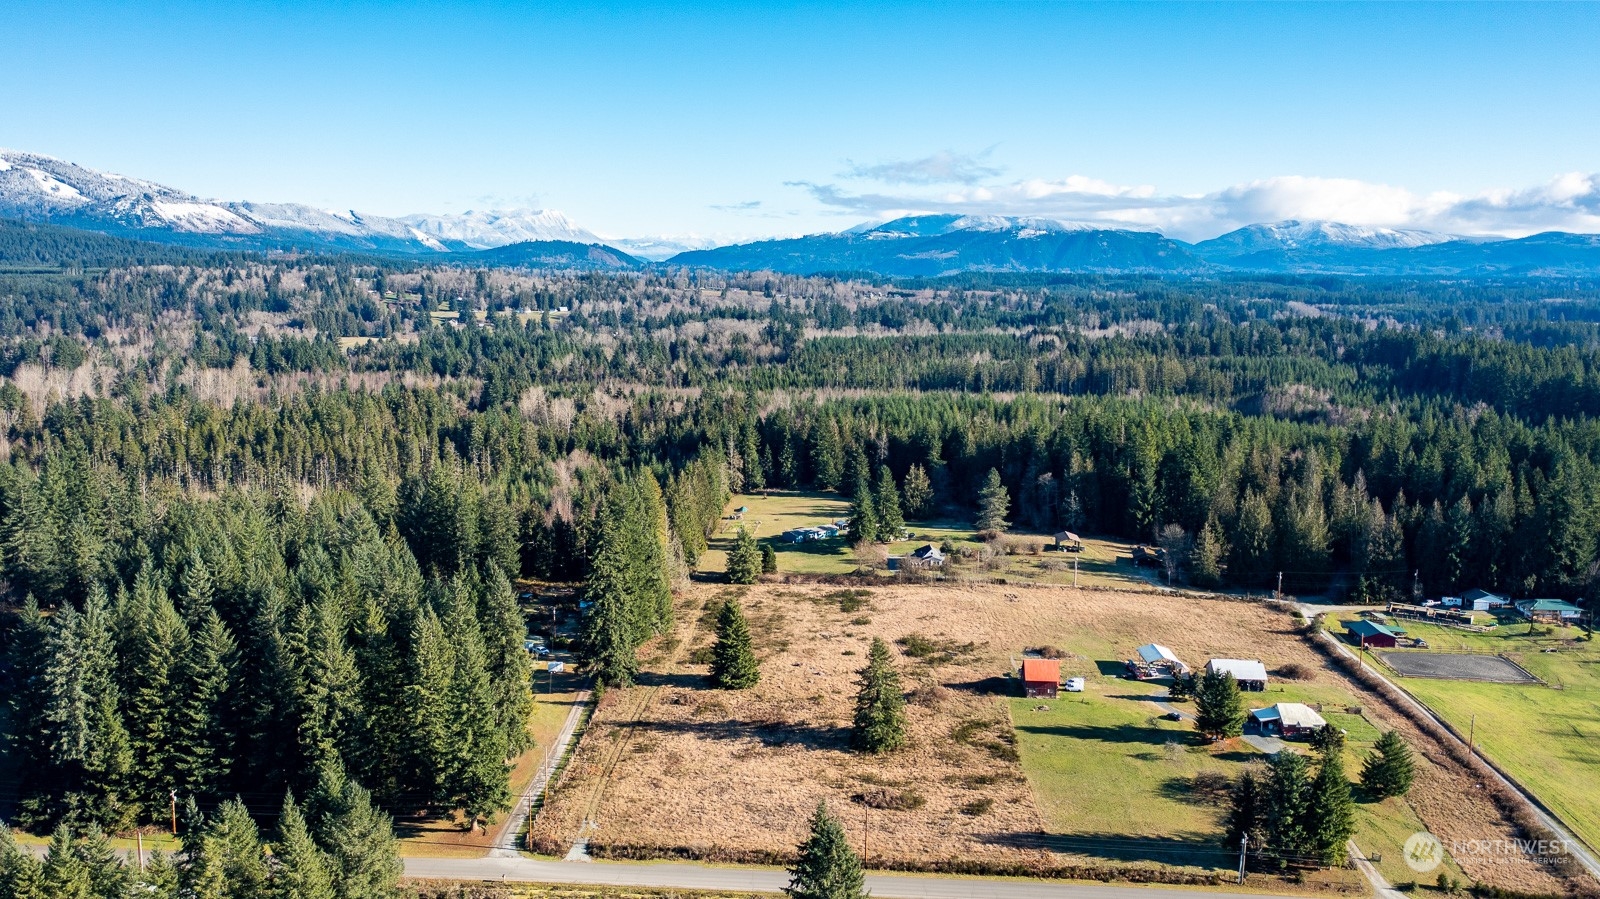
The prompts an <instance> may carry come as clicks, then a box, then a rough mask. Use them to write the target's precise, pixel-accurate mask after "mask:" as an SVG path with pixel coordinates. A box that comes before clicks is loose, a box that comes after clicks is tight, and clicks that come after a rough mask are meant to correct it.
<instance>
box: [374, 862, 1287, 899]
mask: <svg viewBox="0 0 1600 899" xmlns="http://www.w3.org/2000/svg"><path fill="white" fill-rule="evenodd" d="M405 863H406V876H407V877H417V878H428V879H437V880H464V881H473V880H478V881H514V882H523V883H564V884H599V885H603V886H630V887H664V888H669V889H680V890H726V891H732V892H752V893H776V892H778V891H779V890H782V889H783V888H784V887H786V886H788V885H789V875H788V873H787V872H784V871H778V870H773V869H771V868H713V867H709V866H705V865H677V864H673V865H644V864H610V863H604V862H546V861H534V860H533V859H529V858H408V859H406V860H405ZM867 889H868V890H869V891H870V892H871V893H872V895H873V896H874V897H876V899H1152V896H1159V895H1161V894H1165V895H1167V896H1171V897H1174V899H1182V897H1193V896H1195V895H1197V894H1196V893H1195V892H1194V891H1192V890H1187V891H1180V890H1173V889H1163V888H1161V887H1144V886H1105V885H1101V884H1075V883H1052V882H1049V881H1037V880H1036V881H1028V880H973V879H967V878H957V877H944V878H940V877H906V876H899V875H889V874H868V875H867ZM1204 895H1205V896H1206V897H1207V899H1276V897H1272V896H1269V895H1266V894H1263V893H1213V892H1209V891H1208V892H1206V893H1205V894H1204Z"/></svg>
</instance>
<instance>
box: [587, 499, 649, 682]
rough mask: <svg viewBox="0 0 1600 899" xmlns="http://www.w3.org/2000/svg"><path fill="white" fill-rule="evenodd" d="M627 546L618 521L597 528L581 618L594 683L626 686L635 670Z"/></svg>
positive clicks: (635, 645)
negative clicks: (586, 605) (585, 606)
mask: <svg viewBox="0 0 1600 899" xmlns="http://www.w3.org/2000/svg"><path fill="white" fill-rule="evenodd" d="M626 552H627V548H626V546H625V545H624V544H623V538H622V535H621V534H619V533H618V524H617V523H616V522H614V521H612V520H611V519H607V520H606V521H605V522H604V523H603V524H602V525H601V530H600V545H599V549H598V550H597V551H596V553H595V557H594V563H593V565H592V566H591V567H590V570H589V581H588V583H587V584H585V585H584V590H583V596H584V600H585V601H586V602H588V603H589V609H588V613H587V615H586V616H585V617H584V620H583V652H584V659H585V661H586V663H587V664H588V666H589V669H590V670H591V671H593V672H594V675H595V681H596V683H598V684H600V685H602V686H607V687H626V686H628V685H630V684H632V683H633V679H634V677H635V676H636V675H637V674H638V672H639V657H638V654H637V652H636V651H635V650H636V649H637V647H638V644H637V643H636V642H635V638H634V630H633V621H632V616H631V615H630V610H629V603H628V600H629V596H628V581H627V556H626Z"/></svg>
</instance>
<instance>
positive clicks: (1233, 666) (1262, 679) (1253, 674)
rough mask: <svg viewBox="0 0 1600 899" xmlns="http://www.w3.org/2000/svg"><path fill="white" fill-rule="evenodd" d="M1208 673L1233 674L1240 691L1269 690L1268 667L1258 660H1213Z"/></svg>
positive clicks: (1208, 667)
mask: <svg viewBox="0 0 1600 899" xmlns="http://www.w3.org/2000/svg"><path fill="white" fill-rule="evenodd" d="M1206 671H1207V672H1210V673H1214V674H1231V675H1233V679H1234V680H1235V681H1238V683H1239V689H1241V690H1247V691H1249V692H1251V693H1260V692H1261V691H1262V690H1265V689H1266V688H1267V666H1265V665H1263V664H1261V662H1260V661H1259V660H1257V659H1212V660H1211V661H1209V662H1207V663H1206Z"/></svg>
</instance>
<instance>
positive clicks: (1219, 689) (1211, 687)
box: [1194, 670, 1244, 740]
mask: <svg viewBox="0 0 1600 899" xmlns="http://www.w3.org/2000/svg"><path fill="white" fill-rule="evenodd" d="M1194 704H1195V715H1194V726H1195V729H1196V730H1198V731H1200V733H1202V734H1204V735H1205V736H1206V737H1208V738H1210V739H1212V740H1225V739H1228V738H1230V737H1237V736H1239V735H1240V734H1242V733H1244V700H1243V699H1242V698H1240V696H1239V682H1238V681H1236V680H1234V679H1233V675H1231V674H1228V673H1227V672H1224V671H1211V670H1207V671H1205V672H1203V673H1202V674H1201V675H1200V677H1199V679H1198V680H1197V681H1196V682H1195V690H1194Z"/></svg>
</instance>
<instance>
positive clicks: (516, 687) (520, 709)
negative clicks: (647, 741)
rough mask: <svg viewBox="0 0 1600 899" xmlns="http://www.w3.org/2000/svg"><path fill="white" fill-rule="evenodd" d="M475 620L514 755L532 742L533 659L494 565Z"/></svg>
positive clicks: (507, 585) (510, 593)
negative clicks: (529, 720) (530, 717)
mask: <svg viewBox="0 0 1600 899" xmlns="http://www.w3.org/2000/svg"><path fill="white" fill-rule="evenodd" d="M650 483H652V484H653V483H655V481H654V480H651V481H650ZM662 514H663V516H664V515H665V511H663V513H662ZM663 520H665V519H664V518H663ZM478 621H479V625H480V627H481V629H482V631H483V642H484V648H485V651H486V652H487V653H488V670H489V684H490V688H491V689H492V690H493V691H494V694H495V695H494V699H493V708H494V712H495V720H496V721H497V722H498V723H499V726H500V728H501V729H502V730H503V731H505V735H506V744H507V747H508V749H509V750H510V752H511V753H512V754H513V755H515V754H517V753H519V752H521V751H522V750H524V749H526V748H528V746H529V745H531V744H532V742H533V737H532V735H531V734H529V732H528V716H529V715H531V714H533V690H532V687H531V684H532V683H533V659H532V658H531V657H530V656H529V655H528V652H527V651H526V650H525V649H523V640H525V639H526V638H527V633H528V625H527V622H526V621H525V620H524V619H523V617H522V609H521V608H520V607H518V605H517V596H516V592H515V591H514V590H512V588H511V582H510V581H509V580H507V579H506V576H505V574H504V573H502V572H501V570H500V568H499V566H497V565H491V566H490V567H489V571H488V574H487V576H486V577H485V578H484V580H483V584H482V593H481V598H480V600H479V607H478Z"/></svg>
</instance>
